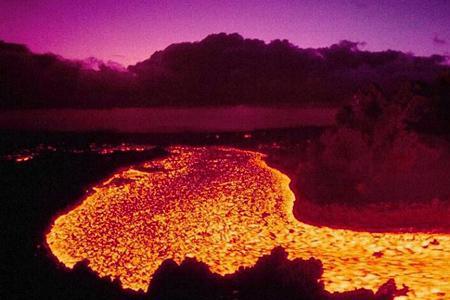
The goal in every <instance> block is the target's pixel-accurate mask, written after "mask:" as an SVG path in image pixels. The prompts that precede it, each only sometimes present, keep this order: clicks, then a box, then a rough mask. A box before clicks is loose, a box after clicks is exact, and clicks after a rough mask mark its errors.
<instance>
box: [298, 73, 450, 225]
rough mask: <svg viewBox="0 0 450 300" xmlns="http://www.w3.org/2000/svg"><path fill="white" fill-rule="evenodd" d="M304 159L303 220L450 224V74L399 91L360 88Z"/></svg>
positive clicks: (301, 180)
mask: <svg viewBox="0 0 450 300" xmlns="http://www.w3.org/2000/svg"><path fill="white" fill-rule="evenodd" d="M302 159H303V160H304V161H303V162H302V163H300V165H299V167H298V169H297V170H295V173H296V175H295V176H294V177H295V178H296V183H295V184H294V185H295V186H299V187H301V188H298V190H297V193H298V198H297V203H296V214H297V216H298V217H299V218H301V219H303V220H309V221H313V220H314V219H318V218H320V220H322V221H324V222H325V223H326V224H328V225H335V226H344V227H348V226H350V227H352V226H356V227H357V226H360V227H363V228H364V227H365V228H367V226H369V227H375V228H378V229H387V228H390V229H392V228H397V229H399V228H400V227H402V228H410V227H411V228H416V229H417V228H419V229H424V230H431V229H436V230H445V231H448V230H450V221H449V220H448V217H446V216H448V215H449V214H450V176H449V170H450V73H446V74H441V75H440V77H439V78H438V79H437V80H435V81H433V82H432V83H429V84H426V83H423V82H408V83H405V84H404V85H403V86H401V87H400V88H399V89H398V90H397V91H396V92H395V93H394V94H389V93H386V92H385V91H384V90H383V89H382V88H381V87H379V86H376V85H370V86H368V87H367V88H365V89H362V90H360V91H359V92H358V93H356V94H355V95H354V96H353V97H352V99H351V101H349V103H348V104H347V105H345V106H343V107H342V109H341V110H340V112H339V113H338V114H337V117H336V126H335V127H333V128H331V129H329V130H327V131H326V132H324V134H322V135H321V137H320V138H319V139H317V140H315V141H314V142H312V143H311V144H310V145H309V147H308V150H307V155H306V156H304V157H303V158H302ZM294 189H297V188H296V187H294ZM342 205H344V207H343V206H342ZM362 208H368V211H367V214H364V213H362V212H363V211H362V210H361V209H362ZM349 220H352V221H351V222H349ZM317 221H319V220H317Z"/></svg>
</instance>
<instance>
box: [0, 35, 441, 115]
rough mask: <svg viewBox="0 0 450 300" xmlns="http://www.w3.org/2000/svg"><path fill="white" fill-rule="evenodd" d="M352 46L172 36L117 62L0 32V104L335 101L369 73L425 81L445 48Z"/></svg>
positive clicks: (393, 81)
mask: <svg viewBox="0 0 450 300" xmlns="http://www.w3.org/2000/svg"><path fill="white" fill-rule="evenodd" d="M359 46H360V44H359V43H354V42H350V41H342V42H340V43H338V44H334V45H331V46H330V47H325V48H318V49H312V48H307V49H306V48H300V47H297V46H295V45H293V44H291V43H289V42H288V41H287V40H274V41H271V42H270V43H265V42H263V41H261V40H257V39H244V38H243V37H242V36H240V35H239V34H225V33H220V34H212V35H209V36H207V37H206V38H204V39H203V40H201V41H199V42H192V43H191V42H186V43H179V44H172V45H170V46H168V47H167V48H166V49H164V50H162V51H157V52H155V53H154V54H153V55H152V56H151V57H150V58H149V59H147V60H145V61H142V62H140V63H137V64H136V65H133V66H129V67H128V68H127V70H123V69H121V68H120V67H119V66H117V65H115V64H114V63H112V62H107V63H105V62H102V61H99V60H96V59H94V58H90V59H88V60H86V61H70V60H66V59H63V58H61V57H59V56H56V55H53V54H34V53H32V52H31V51H29V50H28V49H27V48H26V47H25V46H23V45H18V44H10V43H5V42H1V41H0V108H31V107H32V108H36V107H39V108H49V107H52V108H55V107H57V108H58V107H77V108H112V107H145V106H155V105H177V106H219V105H240V104H248V105H280V104H286V105H305V104H326V105H339V104H341V103H342V102H343V101H344V100H345V99H346V98H348V97H350V96H351V95H352V94H353V93H354V92H356V91H357V90H358V89H359V88H360V87H362V86H364V85H366V84H367V83H369V82H374V83H377V84H378V85H380V86H382V87H383V88H384V89H385V90H386V91H388V92H390V91H393V90H395V89H396V87H397V86H398V85H399V84H400V83H401V82H403V81H405V80H421V81H425V82H429V81H432V80H433V79H434V78H435V77H436V76H437V75H438V74H439V73H440V72H442V71H445V70H448V66H445V65H444V63H445V62H446V57H444V56H438V55H434V56H430V57H416V56H413V55H411V54H405V53H402V52H398V51H392V50H389V51H382V52H368V51H362V50H360V49H359ZM86 66H91V67H86Z"/></svg>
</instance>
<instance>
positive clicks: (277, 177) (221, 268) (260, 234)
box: [47, 147, 450, 299]
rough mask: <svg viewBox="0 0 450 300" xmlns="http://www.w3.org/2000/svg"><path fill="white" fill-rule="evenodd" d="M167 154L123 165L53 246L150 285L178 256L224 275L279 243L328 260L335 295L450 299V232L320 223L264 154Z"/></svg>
mask: <svg viewBox="0 0 450 300" xmlns="http://www.w3.org/2000/svg"><path fill="white" fill-rule="evenodd" d="M170 151H171V155H170V156H169V157H167V158H164V159H160V160H156V161H151V162H147V163H145V164H143V165H141V166H140V167H136V168H130V169H127V170H124V171H120V172H118V173H117V174H115V175H114V176H112V177H111V178H109V179H108V180H106V181H105V182H104V183H103V184H100V185H98V186H97V187H95V188H94V191H93V192H92V193H91V194H90V195H88V196H87V197H86V198H85V199H84V200H83V202H82V203H81V204H80V205H79V206H78V207H76V208H74V209H73V210H71V211H70V212H68V213H67V214H64V215H61V216H60V217H58V218H57V219H56V220H55V222H54V224H53V226H52V228H51V230H50V232H49V233H48V234H47V243H48V245H49V247H50V249H51V251H52V252H53V254H54V255H55V256H56V257H57V258H58V260H60V261H61V262H62V263H64V265H66V266H67V267H69V268H71V267H73V266H74V264H75V263H76V262H78V261H80V260H83V259H89V261H90V264H89V266H90V268H92V269H93V270H94V271H95V272H97V273H98V274H99V275H100V276H110V277H112V278H119V279H120V281H121V282H122V285H123V286H124V287H125V288H131V289H133V290H139V289H142V290H146V289H147V287H148V283H149V281H150V279H151V277H152V274H153V273H154V271H155V270H156V269H157V268H158V267H159V266H160V264H161V263H162V262H163V261H164V260H165V259H168V258H171V259H174V260H175V261H176V262H177V263H180V262H181V261H182V260H183V259H184V258H185V257H196V258H197V259H198V260H200V261H203V262H205V263H206V264H208V265H209V266H210V267H211V270H212V271H214V272H217V273H220V274H227V273H232V272H235V271H236V270H237V269H238V268H239V267H240V266H252V265H254V264H255V262H256V260H257V259H258V257H260V256H262V255H265V254H268V253H270V251H271V249H273V248H274V247H275V246H278V245H280V246H282V247H284V248H285V249H286V250H287V252H288V253H289V257H290V258H294V257H301V258H309V257H311V256H313V257H316V258H318V259H320V260H322V262H323V265H324V269H325V272H324V281H325V283H326V287H327V289H328V290H331V291H343V290H349V289H353V288H358V287H366V288H372V289H374V290H375V289H376V288H377V287H379V286H380V285H381V284H382V283H384V282H385V281H386V280H387V279H389V278H395V280H396V281H397V283H400V284H403V283H404V284H407V285H408V286H409V287H410V289H411V291H410V292H409V296H408V299H448V298H450V236H449V235H445V234H412V233H407V234H379V233H364V232H353V231H349V230H335V229H330V228H325V227H321V228H320V227H314V226H310V225H306V224H302V223H300V222H298V221H297V220H296V219H295V218H294V216H293V214H292V207H293V202H294V195H293V193H292V192H291V190H290V189H289V182H290V180H289V178H288V177H287V176H286V175H284V174H282V173H281V172H279V171H277V170H275V169H273V168H270V167H268V166H267V165H266V163H265V162H264V161H263V156H262V154H259V153H255V152H250V151H243V150H237V149H229V148H220V147H212V148H191V147H174V148H171V149H170Z"/></svg>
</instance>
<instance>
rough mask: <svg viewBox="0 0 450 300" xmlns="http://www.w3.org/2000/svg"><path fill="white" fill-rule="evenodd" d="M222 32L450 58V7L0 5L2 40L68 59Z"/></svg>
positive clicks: (132, 55) (277, 0)
mask: <svg viewBox="0 0 450 300" xmlns="http://www.w3.org/2000/svg"><path fill="white" fill-rule="evenodd" d="M217 32H227V33H231V32H238V33H240V34H242V35H243V36H244V37H249V38H259V39H263V40H265V41H270V40H273V39H276V38H282V39H283V38H286V39H288V40H290V41H291V42H292V43H294V44H296V45H298V46H300V47H324V46H329V45H330V44H333V43H336V42H338V41H340V40H342V39H348V40H352V41H361V42H366V43H367V45H366V46H365V48H364V49H367V50H385V49H395V50H402V51H406V52H413V53H414V54H417V55H430V54H435V53H436V54H447V55H448V54H449V52H450V0H434V1H432V0H427V1H424V0H419V1H416V0H406V1H400V0H387V1H383V0H377V1H363V0H345V1H344V0H342V1H320V0H313V1H306V0H305V1H281V0H274V1H251V0H247V1H223V0H222V1H187V0H182V1H134V0H127V1H113V0H83V1H75V0H74V1H68V0H40V1H33V0H0V39H3V40H5V41H7V42H18V43H23V44H26V45H28V46H29V47H30V48H31V50H33V51H35V52H40V53H42V52H53V53H56V54H60V55H62V56H64V57H67V58H81V59H83V58H87V57H89V56H95V57H98V58H100V59H103V60H114V61H117V62H120V63H122V64H124V65H128V64H133V63H135V62H137V61H141V60H144V59H146V58H148V57H149V56H150V55H151V54H152V53H153V52H154V51H156V50H160V49H164V48H165V47H166V46H168V45H169V44H171V43H174V42H181V41H195V40H200V39H202V38H204V37H205V36H206V35H208V34H210V33H217Z"/></svg>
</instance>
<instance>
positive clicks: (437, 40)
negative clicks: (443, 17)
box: [433, 34, 447, 46]
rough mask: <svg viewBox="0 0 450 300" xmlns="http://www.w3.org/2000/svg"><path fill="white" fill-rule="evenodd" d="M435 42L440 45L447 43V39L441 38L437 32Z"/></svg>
mask: <svg viewBox="0 0 450 300" xmlns="http://www.w3.org/2000/svg"><path fill="white" fill-rule="evenodd" d="M433 43H434V44H435V45H438V46H443V45H447V41H446V40H444V39H441V38H439V36H438V35H437V34H435V35H434V37H433Z"/></svg>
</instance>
